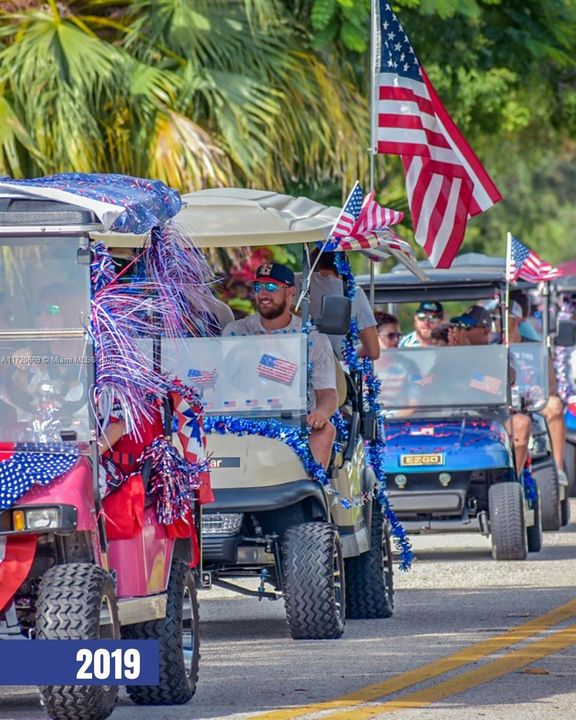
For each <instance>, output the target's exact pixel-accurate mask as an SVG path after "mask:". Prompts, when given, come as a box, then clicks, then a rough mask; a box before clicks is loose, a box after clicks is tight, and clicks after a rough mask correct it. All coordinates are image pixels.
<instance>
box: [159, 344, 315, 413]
mask: <svg viewBox="0 0 576 720" xmlns="http://www.w3.org/2000/svg"><path fill="white" fill-rule="evenodd" d="M306 343H307V336H306V335H304V334H303V333H290V334H286V335H282V334H271V335H251V336H229V337H212V338H186V339H180V340H172V339H163V340H162V343H161V357H162V367H163V368H164V369H165V370H166V371H168V372H173V373H175V374H176V375H177V376H178V377H180V378H182V379H183V381H184V382H186V384H188V385H192V386H194V387H195V388H196V389H197V390H198V391H199V393H200V394H201V396H202V400H203V402H204V407H205V411H206V413H207V414H209V415H250V416H252V417H254V416H255V417H263V416H266V417H271V416H272V417H273V416H275V415H277V416H282V417H295V418H296V417H300V416H301V415H303V414H304V413H306V348H307V344H306Z"/></svg>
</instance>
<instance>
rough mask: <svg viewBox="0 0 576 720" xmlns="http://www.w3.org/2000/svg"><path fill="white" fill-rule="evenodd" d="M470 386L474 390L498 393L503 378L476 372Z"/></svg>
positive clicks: (492, 393) (491, 393)
mask: <svg viewBox="0 0 576 720" xmlns="http://www.w3.org/2000/svg"><path fill="white" fill-rule="evenodd" d="M470 387H471V388H473V389H474V390H482V391H483V392H487V393H490V395H498V393H499V392H500V388H501V387H502V380H500V379H499V378H495V377H491V376H490V375H484V373H474V374H473V375H472V380H470Z"/></svg>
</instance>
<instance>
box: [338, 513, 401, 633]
mask: <svg viewBox="0 0 576 720" xmlns="http://www.w3.org/2000/svg"><path fill="white" fill-rule="evenodd" d="M345 563H346V617H348V618H350V619H355V620H368V619H374V618H389V617H391V616H392V614H393V612H394V579H393V567H392V546H391V542H390V531H389V529H388V523H387V522H386V519H385V517H384V515H383V514H382V512H381V511H380V509H379V508H378V509H375V511H374V514H373V515H372V529H371V538H370V550H368V551H367V552H365V553H362V555H358V557H351V558H347V559H346V560H345Z"/></svg>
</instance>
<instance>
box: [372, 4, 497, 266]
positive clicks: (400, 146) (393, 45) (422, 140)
mask: <svg viewBox="0 0 576 720" xmlns="http://www.w3.org/2000/svg"><path fill="white" fill-rule="evenodd" d="M376 12H377V13H379V15H378V18H377V20H378V28H379V33H378V34H379V37H378V43H377V49H376V57H377V59H378V64H379V67H377V68H375V73H376V76H375V78H374V84H375V87H376V97H377V101H376V102H375V107H374V108H373V113H374V114H375V116H374V118H373V123H372V126H373V128H374V131H375V138H374V139H375V142H376V147H377V152H378V153H389V154H394V155H400V156H401V158H402V162H403V165H404V171H405V174H406V190H407V194H408V203H409V205H410V212H411V214H412V223H413V226H414V232H415V236H416V240H417V242H418V243H419V245H421V246H422V247H423V248H424V250H425V251H426V254H427V255H428V257H429V258H430V260H431V262H432V264H433V265H434V266H436V267H441V268H445V267H450V265H451V264H452V261H453V259H454V257H455V256H456V254H457V253H458V250H459V248H460V246H461V245H462V241H463V240H464V233H465V231H466V223H467V220H468V218H469V217H473V216H474V215H478V214H480V213H481V212H484V211H485V210H488V209H489V208H490V207H492V205H494V204H496V203H497V202H498V201H499V200H501V199H502V196H501V194H500V192H499V190H498V188H497V187H496V185H495V184H494V182H493V181H492V179H491V178H490V176H489V175H488V173H487V172H486V170H485V169H484V167H483V166H482V164H481V162H480V161H479V160H478V158H477V157H476V155H475V154H474V151H473V150H472V148H471V147H470V146H469V145H468V143H467V142H466V140H465V138H464V136H463V135H462V134H461V133H460V131H459V130H458V128H457V127H456V125H455V124H454V122H453V121H452V119H451V118H450V116H449V115H448V113H447V111H446V109H445V108H444V106H443V105H442V102H441V101H440V98H439V97H438V95H437V94H436V91H435V90H434V88H433V86H432V84H431V83H430V81H429V79H428V77H427V76H426V73H425V72H424V69H423V68H422V66H421V65H420V63H419V62H418V58H417V57H416V53H415V52H414V48H413V47H412V45H411V44H410V41H409V40H408V37H407V35H406V33H405V32H404V29H403V27H402V25H401V24H400V22H399V21H398V19H397V17H396V16H395V14H394V13H393V11H392V9H391V7H390V5H389V3H387V2H385V0H378V3H377V4H376Z"/></svg>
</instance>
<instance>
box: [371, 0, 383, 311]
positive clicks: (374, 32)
mask: <svg viewBox="0 0 576 720" xmlns="http://www.w3.org/2000/svg"><path fill="white" fill-rule="evenodd" d="M379 1H380V0H371V7H370V22H371V32H370V73H371V76H370V179H369V185H370V188H369V191H370V192H372V191H373V190H375V186H376V155H377V153H378V137H377V127H378V123H377V122H376V116H377V104H378V98H377V92H378V88H377V84H378V83H377V78H378V72H379V70H380V67H379V66H380V27H379V25H380V13H379V7H378V3H379ZM375 296H376V293H375V276H374V263H373V262H372V261H371V262H370V307H371V308H373V307H374V300H375Z"/></svg>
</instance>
